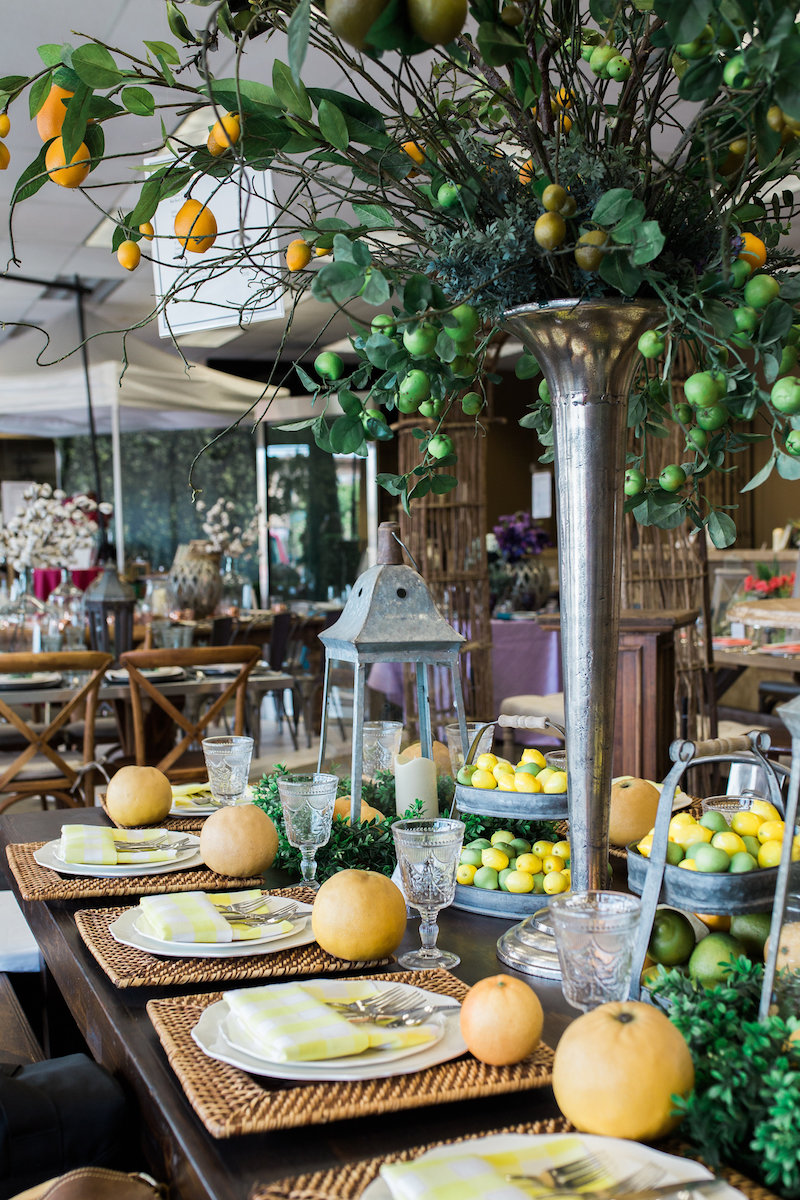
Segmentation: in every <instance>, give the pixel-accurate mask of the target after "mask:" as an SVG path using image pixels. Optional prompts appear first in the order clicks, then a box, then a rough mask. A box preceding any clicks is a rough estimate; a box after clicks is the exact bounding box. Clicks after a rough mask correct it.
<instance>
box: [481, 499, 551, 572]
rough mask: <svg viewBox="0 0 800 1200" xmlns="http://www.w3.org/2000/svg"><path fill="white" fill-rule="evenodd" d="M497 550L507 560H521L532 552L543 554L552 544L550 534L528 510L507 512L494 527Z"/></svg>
mask: <svg viewBox="0 0 800 1200" xmlns="http://www.w3.org/2000/svg"><path fill="white" fill-rule="evenodd" d="M492 533H493V534H494V538H495V545H496V547H497V552H498V553H499V554H500V557H501V558H502V559H503V560H504V561H505V562H519V560H520V559H521V558H528V557H529V555H531V554H541V552H542V550H544V549H546V547H548V546H550V545H552V541H551V539H550V536H549V534H547V533H546V532H545V530H544V529H540V528H539V526H538V525H537V524H536V523H535V521H534V520H533V517H532V516H531V515H530V513H528V512H523V511H520V512H515V513H507V514H506V515H505V516H502V517H500V519H499V521H498V523H497V525H495V526H494V528H493V529H492Z"/></svg>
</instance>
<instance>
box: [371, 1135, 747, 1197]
mask: <svg viewBox="0 0 800 1200" xmlns="http://www.w3.org/2000/svg"><path fill="white" fill-rule="evenodd" d="M565 1139H567V1140H569V1141H570V1142H576V1141H577V1142H579V1143H580V1145H581V1147H582V1148H583V1149H584V1150H585V1151H586V1152H587V1153H593V1154H597V1155H602V1156H603V1159H604V1160H606V1161H609V1162H611V1163H613V1170H614V1173H615V1174H616V1175H617V1176H622V1175H625V1174H627V1173H628V1172H630V1171H634V1170H636V1169H637V1167H641V1166H644V1165H645V1164H646V1163H652V1164H653V1165H654V1166H657V1167H658V1169H659V1172H660V1175H659V1180H658V1182H659V1183H679V1182H680V1181H681V1180H684V1179H700V1178H702V1177H703V1176H708V1178H709V1179H713V1178H714V1176H713V1175H712V1174H711V1172H710V1171H709V1170H707V1169H706V1168H705V1167H703V1166H701V1165H700V1163H697V1162H695V1161H694V1160H693V1159H687V1158H678V1157H676V1156H675V1155H674V1154H665V1153H664V1152H663V1151H662V1150H653V1149H651V1147H650V1146H643V1145H642V1144H641V1143H640V1142H629V1141H624V1140H623V1139H621V1138H609V1137H596V1136H594V1135H592V1134H587V1133H551V1134H547V1133H542V1134H524V1133H498V1134H490V1135H488V1136H487V1137H478V1138H469V1139H468V1140H467V1141H465V1142H460V1143H458V1144H457V1145H453V1144H452V1143H450V1144H448V1145H446V1146H437V1147H436V1149H435V1150H429V1151H428V1152H427V1153H426V1154H422V1155H420V1160H421V1159H428V1158H430V1159H433V1158H447V1157H449V1156H451V1155H458V1154H464V1153H466V1154H478V1155H480V1154H502V1153H509V1152H516V1153H519V1152H524V1151H525V1150H534V1149H535V1150H536V1151H539V1152H541V1151H543V1150H544V1149H546V1148H547V1147H548V1146H555V1145H556V1144H557V1143H558V1142H562V1141H564V1140H565ZM418 1161H419V1160H418ZM549 1165H550V1159H549V1158H548V1157H546V1156H545V1155H542V1158H541V1165H540V1164H539V1160H538V1157H537V1160H536V1166H535V1170H536V1171H537V1172H538V1171H539V1170H546V1169H547V1167H548V1166H549ZM697 1195H698V1196H701V1195H702V1193H701V1192H698V1193H697ZM713 1196H714V1200H742V1193H741V1192H740V1191H737V1189H736V1188H733V1187H730V1186H729V1185H728V1184H725V1185H722V1184H718V1185H717V1186H715V1188H714V1192H713ZM361 1200H392V1194H391V1192H390V1190H389V1187H388V1184H386V1183H385V1182H384V1180H383V1179H382V1178H381V1176H380V1175H379V1176H378V1178H377V1179H373V1181H372V1183H371V1184H370V1185H369V1187H367V1188H366V1189H365V1190H364V1191H363V1192H362V1193H361Z"/></svg>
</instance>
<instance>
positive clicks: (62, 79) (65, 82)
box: [53, 65, 80, 92]
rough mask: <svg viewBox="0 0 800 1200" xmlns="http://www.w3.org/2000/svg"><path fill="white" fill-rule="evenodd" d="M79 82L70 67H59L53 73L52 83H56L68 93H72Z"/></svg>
mask: <svg viewBox="0 0 800 1200" xmlns="http://www.w3.org/2000/svg"><path fill="white" fill-rule="evenodd" d="M79 82H80V80H79V79H78V76H77V75H76V74H75V72H74V71H73V70H72V67H65V66H63V65H62V66H60V67H56V69H55V70H54V71H53V83H57V84H58V86H59V87H62V88H64V89H65V90H66V91H68V92H74V91H75V89H76V87H77V86H78V83H79Z"/></svg>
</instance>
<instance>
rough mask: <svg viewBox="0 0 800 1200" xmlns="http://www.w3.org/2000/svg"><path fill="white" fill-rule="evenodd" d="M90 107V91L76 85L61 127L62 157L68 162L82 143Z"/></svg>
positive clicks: (82, 85) (83, 85) (84, 85)
mask: <svg viewBox="0 0 800 1200" xmlns="http://www.w3.org/2000/svg"><path fill="white" fill-rule="evenodd" d="M91 105H92V89H91V88H88V87H87V86H86V84H85V83H81V84H79V85H78V88H77V91H76V92H75V95H74V96H73V97H72V98H71V99H70V102H69V104H68V105H67V115H66V116H65V117H64V124H63V126H62V127H61V137H62V139H63V142H64V157H65V158H66V160H67V162H69V161H70V160H71V159H72V157H73V155H74V154H75V152H76V150H77V149H78V147H79V146H80V144H81V142H82V141H83V138H84V134H85V133H86V122H87V120H88V117H89V109H90V108H91Z"/></svg>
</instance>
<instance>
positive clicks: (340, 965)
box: [75, 888, 394, 988]
mask: <svg viewBox="0 0 800 1200" xmlns="http://www.w3.org/2000/svg"><path fill="white" fill-rule="evenodd" d="M271 894H272V895H273V896H287V897H290V898H291V899H292V900H299V901H301V902H303V903H305V904H311V903H312V902H313V896H314V892H312V891H311V890H310V889H308V888H276V889H275V890H274V891H273V892H272V893H271ZM126 911H127V909H126V908H87V909H81V910H80V911H79V912H76V913H75V922H76V924H77V926H78V932H79V933H80V935H81V937H82V938H83V940H84V942H85V943H86V945H87V946H88V948H89V950H90V951H91V952H92V954H93V955H94V957H95V958H96V959H97V962H98V963H99V964H100V966H101V967H102V969H103V970H104V971H105V973H106V975H107V976H108V977H109V979H110V980H111V982H112V983H113V984H115V985H116V986H117V987H119V988H128V987H170V986H172V985H174V984H187V983H190V984H191V983H221V982H222V981H223V980H224V981H226V982H227V981H230V980H237V979H290V978H294V977H296V976H300V975H334V974H343V973H345V972H348V971H355V970H372V971H374V970H375V969H376V968H380V967H384V968H385V967H388V966H391V964H392V962H394V959H393V958H382V959H377V960H374V961H372V962H368V963H367V962H363V963H361V962H356V963H354V962H345V961H344V960H343V959H341V958H334V957H333V955H331V954H326V953H325V951H324V950H323V949H322V948H321V947H320V946H318V945H317V943H316V942H311V943H310V944H309V945H307V946H295V947H293V948H290V949H287V950H280V949H276V950H274V951H273V952H272V953H270V954H250V955H241V956H232V957H229V958H159V957H158V955H156V954H150V953H148V952H147V951H146V950H138V949H136V948H135V947H133V946H121V945H120V944H119V942H116V941H115V940H114V938H113V937H112V935H111V934H110V933H109V928H108V927H109V925H111V924H112V922H113V921H116V919H117V917H119V916H121V914H122V913H124V912H126Z"/></svg>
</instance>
